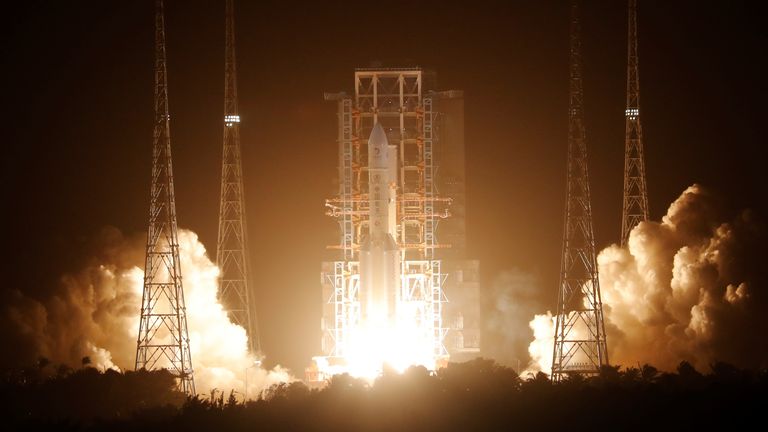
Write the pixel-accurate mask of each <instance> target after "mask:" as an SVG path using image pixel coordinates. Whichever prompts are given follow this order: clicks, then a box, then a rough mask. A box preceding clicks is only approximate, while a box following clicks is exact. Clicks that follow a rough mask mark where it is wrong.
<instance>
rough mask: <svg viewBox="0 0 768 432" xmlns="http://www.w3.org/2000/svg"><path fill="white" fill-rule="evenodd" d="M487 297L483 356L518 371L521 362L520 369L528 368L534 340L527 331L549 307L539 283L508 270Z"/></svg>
mask: <svg viewBox="0 0 768 432" xmlns="http://www.w3.org/2000/svg"><path fill="white" fill-rule="evenodd" d="M484 297H485V298H484V300H485V302H486V303H487V304H486V305H485V307H484V308H483V316H484V319H483V327H484V328H483V330H484V333H483V339H482V343H483V347H482V352H483V356H487V357H490V358H493V359H495V360H496V361H497V362H499V363H502V364H506V365H508V366H512V367H514V368H515V369H516V370H517V367H518V362H519V366H520V368H524V367H525V366H526V364H527V363H528V361H527V360H528V359H527V351H526V350H527V347H528V343H529V342H530V339H531V338H530V333H529V332H527V331H525V330H526V329H527V325H528V321H529V320H530V317H531V315H533V314H534V313H536V312H537V311H540V310H542V309H543V308H545V307H546V306H547V304H546V303H544V302H542V301H541V297H542V296H541V285H540V283H539V281H538V280H537V278H536V277H535V276H534V275H532V274H530V273H526V272H525V271H523V270H520V269H511V270H506V271H503V272H501V273H500V274H499V275H498V276H496V277H495V278H494V280H493V282H492V283H491V285H490V290H489V291H488V293H487V294H486V295H485V296H484ZM550 297H552V298H554V295H552V296H550ZM550 357H551V353H550ZM550 361H551V359H550Z"/></svg>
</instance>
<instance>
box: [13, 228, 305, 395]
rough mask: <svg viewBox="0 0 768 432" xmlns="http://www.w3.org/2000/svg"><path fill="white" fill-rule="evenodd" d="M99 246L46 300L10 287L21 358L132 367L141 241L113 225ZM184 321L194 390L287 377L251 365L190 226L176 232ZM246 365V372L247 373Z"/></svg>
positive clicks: (258, 386) (252, 389)
mask: <svg viewBox="0 0 768 432" xmlns="http://www.w3.org/2000/svg"><path fill="white" fill-rule="evenodd" d="M104 237H105V240H104V242H103V243H104V246H103V250H102V251H100V254H99V257H98V258H97V259H95V261H96V262H95V263H93V265H89V266H86V268H84V269H83V270H82V271H80V272H79V273H77V274H75V275H67V276H64V277H63V278H62V281H61V286H60V287H59V289H58V290H57V292H56V293H55V294H54V295H52V296H50V297H49V298H47V299H44V300H37V299H32V298H30V297H27V296H25V295H23V294H22V293H20V292H19V291H10V292H9V294H7V295H8V296H9V297H10V298H7V299H6V302H5V303H6V304H7V305H9V306H8V307H7V308H6V309H5V310H4V311H3V316H2V323H3V324H4V325H5V328H6V329H11V331H12V335H10V337H11V339H12V340H13V341H14V342H15V343H18V346H19V349H20V353H19V357H20V358H21V359H24V360H25V361H30V360H32V359H36V358H38V357H45V358H47V359H49V360H51V361H53V362H56V363H62V364H67V365H70V366H79V365H80V364H81V361H82V359H83V358H84V357H88V358H89V360H90V362H91V365H92V366H95V367H97V368H100V369H106V368H115V369H132V368H133V366H134V361H135V355H136V336H137V332H138V323H139V321H138V314H139V309H140V306H141V294H142V289H143V276H144V273H143V270H141V267H140V266H142V265H143V259H144V239H143V238H132V239H127V238H124V237H123V236H122V235H120V234H119V232H117V231H116V230H108V231H106V232H105V233H104ZM179 252H180V255H181V256H180V258H181V267H182V276H183V280H184V291H185V300H186V305H187V314H188V315H187V319H188V328H189V335H190V348H191V351H192V364H193V367H194V370H195V384H196V388H197V390H198V392H200V393H208V392H209V391H210V390H212V389H214V388H216V389H219V390H223V391H228V390H231V389H232V390H235V391H238V392H240V393H241V394H242V393H243V391H244V389H245V374H246V373H248V387H249V389H248V394H249V395H250V396H255V395H257V394H258V393H259V391H260V390H262V389H264V388H266V387H268V386H269V385H271V384H274V383H277V382H284V381H290V380H292V378H291V377H290V375H289V374H288V372H287V371H285V370H284V369H282V368H280V367H277V368H275V369H274V370H271V371H267V370H263V369H260V368H258V367H254V361H255V360H256V359H255V358H253V357H252V356H250V355H249V354H248V350H247V342H248V340H247V336H246V332H245V330H244V329H243V328H242V327H240V326H238V325H235V324H233V323H231V322H230V320H229V318H228V316H227V314H226V312H225V311H224V309H223V308H222V306H221V304H220V303H219V302H218V299H217V289H218V283H217V277H218V272H219V270H218V268H217V267H216V266H215V265H214V264H213V263H212V262H211V260H210V259H209V258H208V256H207V255H206V251H205V247H204V246H203V245H202V243H200V241H199V240H198V238H197V235H196V234H195V233H193V232H191V231H186V230H181V231H180V232H179ZM246 371H247V372H246Z"/></svg>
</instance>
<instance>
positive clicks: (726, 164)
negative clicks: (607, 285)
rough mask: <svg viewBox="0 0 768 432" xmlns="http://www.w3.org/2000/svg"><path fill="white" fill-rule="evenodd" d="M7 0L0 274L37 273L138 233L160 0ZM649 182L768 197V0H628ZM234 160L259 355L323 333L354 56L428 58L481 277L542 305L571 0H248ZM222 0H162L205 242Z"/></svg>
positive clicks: (31, 282)
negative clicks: (457, 114) (329, 202)
mask: <svg viewBox="0 0 768 432" xmlns="http://www.w3.org/2000/svg"><path fill="white" fill-rule="evenodd" d="M23 3H24V5H23V6H16V7H17V8H18V9H15V10H4V13H3V18H4V19H3V21H4V24H3V26H2V30H0V31H1V32H2V38H1V39H0V40H1V41H2V42H1V43H2V45H0V46H1V47H2V55H1V56H0V61H2V74H3V75H4V77H3V82H4V86H3V87H4V88H3V92H2V93H3V95H2V97H3V100H4V102H3V105H4V107H5V109H4V110H3V111H4V114H3V116H2V118H3V120H2V123H3V126H2V132H3V139H2V142H3V144H4V155H3V158H2V164H3V166H2V176H3V178H2V183H3V203H4V204H3V209H4V210H3V216H2V218H3V219H2V220H3V226H4V229H3V232H4V234H3V238H4V239H5V241H4V242H3V243H4V249H5V254H4V255H5V256H6V260H5V264H4V268H5V272H4V273H5V276H6V277H5V279H4V283H3V285H4V287H3V288H4V289H18V290H20V291H22V292H24V293H26V294H28V295H31V296H38V297H42V296H45V295H46V293H48V292H50V291H51V290H52V287H54V286H55V285H56V284H57V283H58V280H59V279H60V277H61V275H62V274H64V273H67V272H73V271H77V270H78V269H79V268H80V266H82V265H83V263H84V262H86V261H87V259H88V258H89V257H90V256H91V253H92V251H91V249H92V247H93V239H95V238H97V237H98V235H99V232H100V231H101V230H102V229H103V228H104V227H106V226H113V227H116V228H118V229H120V230H121V231H123V232H124V233H125V234H126V235H129V236H142V235H143V233H144V230H146V224H147V208H148V205H149V180H150V177H149V174H150V157H151V145H152V118H153V112H152V92H153V71H152V67H153V37H154V33H153V13H154V2H153V1H150V0H142V1H123V2H103V1H73V2H54V1H47V2H46V1H29V2H23ZM585 3H586V4H585V5H584V7H583V9H582V16H583V20H582V28H583V38H584V39H583V49H584V52H583V62H584V71H583V73H584V80H585V81H584V88H585V110H586V122H587V140H588V151H589V157H590V176H591V187H592V199H593V212H594V218H595V220H594V226H595V236H596V239H597V244H598V247H599V248H602V247H605V246H607V245H609V244H611V243H613V242H616V241H618V237H619V234H620V222H621V193H622V175H623V171H622V170H623V150H624V147H623V146H624V118H623V113H624V105H625V87H626V9H625V8H626V3H625V2H623V1H607V0H606V1H590V2H585ZM639 3H640V4H639V10H638V21H639V45H640V47H639V50H640V54H639V55H640V86H641V106H642V121H643V132H644V140H645V151H646V166H647V176H648V189H649V198H650V207H651V216H652V218H653V219H659V218H660V217H661V216H662V215H663V214H664V213H665V211H666V209H667V206H668V205H669V203H671V202H672V201H673V200H674V199H675V198H676V197H677V196H678V195H679V194H680V193H681V192H682V191H683V190H684V189H685V188H686V187H687V186H689V185H691V184H693V183H700V184H702V185H703V186H705V187H707V188H708V189H710V190H711V191H713V192H714V193H715V194H716V195H717V196H718V197H719V198H720V200H721V211H722V214H723V220H730V219H731V218H733V216H735V215H736V214H737V213H738V212H740V211H741V210H743V209H747V208H749V209H752V210H754V211H755V212H756V214H757V216H758V218H759V219H762V220H765V216H766V214H768V213H767V212H768V206H766V192H765V190H766V186H765V180H764V178H763V174H764V172H765V170H764V169H762V168H763V164H765V162H766V160H765V157H764V156H762V154H764V149H763V148H762V147H763V146H764V145H765V144H767V143H766V137H765V132H764V131H765V127H764V125H765V123H766V120H765V119H766V118H767V117H768V103H766V100H767V98H766V96H768V91H767V90H768V88H767V86H766V80H765V77H767V76H768V68H766V48H765V47H766V42H768V38H767V37H766V28H768V26H766V25H765V19H766V8H765V6H764V5H761V4H760V3H759V2H745V1H728V2H702V1H679V2H666V1H656V2H652V1H648V0H646V1H640V2H639ZM236 7H237V16H236V26H237V44H238V46H237V49H238V75H239V76H238V80H239V95H240V115H241V118H242V119H243V123H242V125H241V134H242V145H243V168H244V172H245V174H244V175H245V188H246V192H247V197H246V200H247V207H248V226H249V230H250V249H251V251H252V257H251V258H252V269H253V271H254V273H255V276H256V279H257V281H258V283H257V287H256V293H255V295H256V300H257V302H258V307H257V313H258V317H259V325H260V327H261V338H262V346H263V350H264V351H265V353H266V354H267V357H268V362H269V363H270V364H274V363H281V364H284V365H287V366H289V367H291V368H293V369H294V370H301V369H302V368H303V367H304V366H306V365H307V364H308V361H309V358H310V357H311V356H312V355H316V354H320V346H319V345H320V344H319V328H318V323H319V320H320V300H321V299H320V289H319V286H318V280H319V276H318V272H319V268H320V264H319V263H320V261H321V260H323V259H327V258H330V257H332V255H330V254H329V252H328V251H326V249H325V246H326V245H327V244H332V243H334V242H335V241H336V239H337V225H336V223H335V221H334V220H332V219H331V218H329V217H327V216H325V215H324V199H325V198H327V197H330V196H332V195H333V194H334V192H335V186H334V177H335V175H336V161H337V154H336V150H337V147H336V144H335V139H336V119H335V115H336V113H335V108H336V107H335V105H334V104H333V103H330V102H325V101H324V100H323V92H324V91H341V90H346V91H352V90H353V87H352V85H353V71H354V68H355V67H366V66H369V65H371V64H372V63H371V62H382V63H383V64H384V65H385V66H393V67H396V66H423V67H427V68H430V69H433V70H435V71H436V72H437V76H438V84H439V87H440V88H441V89H462V90H464V91H465V113H466V114H465V115H466V123H465V124H466V155H467V175H466V177H467V230H468V249H469V253H470V255H471V256H472V257H475V258H478V259H480V260H481V266H482V280H483V282H484V284H483V286H484V287H487V286H489V285H490V284H491V283H492V281H493V280H494V279H495V278H496V277H497V276H498V275H499V274H500V272H502V271H504V270H508V269H513V268H516V269H519V270H521V271H523V272H526V273H530V274H533V275H534V277H535V278H536V280H537V281H538V286H540V288H541V293H540V295H541V299H542V302H543V303H544V304H548V305H550V306H549V308H554V306H555V305H554V299H555V294H556V284H557V277H558V274H557V273H558V269H559V262H560V248H561V236H562V217H563V207H564V194H565V158H566V132H567V96H568V5H567V2H565V1H528V2H514V3H513V2H485V1H474V2H471V3H470V2H466V3H463V2H448V1H440V2H437V1H419V2H400V1H388V2H380V3H376V2H364V3H359V2H307V3H306V4H302V3H301V2H284V1H258V2H257V1H242V0H241V1H238V2H236ZM223 15H224V5H223V2H210V1H172V0H171V1H168V2H167V4H166V31H167V52H168V79H169V96H170V111H171V119H172V120H171V136H172V146H173V157H174V171H175V182H176V183H175V186H176V198H177V200H176V203H177V210H178V219H179V225H180V226H181V227H183V228H188V229H191V230H193V231H195V232H197V233H198V234H199V235H200V237H201V239H202V241H203V242H204V243H205V245H206V246H207V248H208V250H209V253H210V255H211V256H212V257H214V256H215V243H216V232H217V215H218V199H219V196H218V194H219V175H220V156H221V141H222V124H221V119H222V115H223V49H224V16H223Z"/></svg>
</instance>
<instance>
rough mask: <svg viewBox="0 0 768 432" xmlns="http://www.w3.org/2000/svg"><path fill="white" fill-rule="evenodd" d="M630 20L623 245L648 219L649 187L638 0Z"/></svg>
mask: <svg viewBox="0 0 768 432" xmlns="http://www.w3.org/2000/svg"><path fill="white" fill-rule="evenodd" d="M628 9H629V10H628V19H627V29H628V31H627V33H628V34H627V109H626V110H625V111H624V117H625V124H626V128H625V131H626V132H625V138H624V205H623V206H622V213H621V245H622V246H625V245H626V244H627V241H628V240H629V233H630V232H631V231H632V228H634V227H635V226H636V225H637V224H638V223H640V222H642V221H646V220H648V189H647V187H646V182H645V158H644V156H643V129H642V127H641V126H640V72H639V71H638V64H637V63H638V59H637V0H629V8H628Z"/></svg>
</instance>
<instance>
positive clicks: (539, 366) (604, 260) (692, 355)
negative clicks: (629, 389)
mask: <svg viewBox="0 0 768 432" xmlns="http://www.w3.org/2000/svg"><path fill="white" fill-rule="evenodd" d="M756 230H757V229H756V228H755V224H754V223H753V222H752V221H751V217H750V215H749V213H748V212H745V213H743V214H742V215H741V216H740V217H739V218H738V219H737V220H736V221H735V222H734V223H720V222H718V217H717V212H716V209H715V206H714V205H713V199H712V197H711V196H710V194H709V193H708V192H707V191H705V190H704V189H703V188H701V187H700V186H698V185H694V186H691V187H689V188H688V189H687V190H685V192H683V194H682V195H681V196H680V197H679V198H678V199H677V200H676V201H675V202H674V203H672V205H671V206H670V207H669V210H668V211H667V214H666V216H664V217H663V218H662V221H661V222H652V221H648V222H643V223H641V224H639V225H638V226H637V227H635V229H634V230H632V233H631V235H630V238H629V242H628V247H624V248H622V247H619V246H617V245H613V246H610V247H608V248H606V249H604V250H603V251H602V252H601V253H600V254H599V255H598V258H597V260H598V267H599V272H600V285H601V290H602V299H603V307H604V312H605V319H606V331H607V337H608V348H609V359H610V361H611V363H612V364H622V365H625V366H628V365H637V364H638V363H651V364H653V365H655V366H657V367H659V368H661V369H667V370H671V369H673V368H674V367H675V366H676V365H677V364H679V363H680V361H683V360H686V361H689V362H691V363H692V364H693V365H694V366H696V367H697V368H706V367H707V366H708V365H710V364H712V363H713V362H715V361H726V362H730V363H734V364H736V365H739V366H744V367H756V366H760V364H759V362H761V361H765V360H764V359H765V358H766V353H767V351H768V348H766V344H764V343H761V341H759V339H756V338H755V337H754V336H752V335H753V334H754V333H753V332H754V329H755V328H766V327H765V325H766V318H765V316H766V314H764V313H759V311H758V309H759V308H758V305H760V304H761V303H764V302H761V301H760V300H758V299H757V298H756V297H759V298H761V299H762V298H764V293H762V292H761V291H759V289H760V288H763V287H762V286H757V285H758V284H759V283H761V282H762V283H764V281H761V280H760V279H759V276H757V273H758V272H759V270H758V269H756V268H753V266H751V264H750V263H751V262H752V257H751V254H752V251H751V250H750V248H751V246H750V244H751V243H754V242H755V241H756V240H755V239H756V238H757V236H756ZM548 326H550V327H549V328H547V327H548ZM530 327H531V328H532V329H533V330H534V333H535V340H534V341H533V342H532V343H531V345H530V346H529V351H530V353H531V357H532V365H531V369H532V370H542V371H544V372H548V371H549V370H550V368H551V353H552V344H553V336H552V334H553V333H552V331H551V319H547V315H537V316H536V317H535V318H534V319H533V320H532V321H531V322H530Z"/></svg>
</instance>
